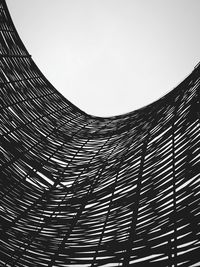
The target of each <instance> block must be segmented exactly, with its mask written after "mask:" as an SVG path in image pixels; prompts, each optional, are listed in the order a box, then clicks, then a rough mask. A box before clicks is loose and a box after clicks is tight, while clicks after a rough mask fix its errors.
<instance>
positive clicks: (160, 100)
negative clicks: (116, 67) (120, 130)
mask: <svg viewBox="0 0 200 267" xmlns="http://www.w3.org/2000/svg"><path fill="white" fill-rule="evenodd" d="M5 8H6V10H7V13H8V14H9V19H10V21H11V22H12V26H13V28H14V29H15V31H16V34H17V35H18V38H19V40H20V42H21V45H22V46H23V48H24V50H25V51H26V52H27V54H29V52H28V50H27V49H26V46H25V45H24V43H23V41H22V39H21V38H20V35H19V33H18V30H17V28H16V27H15V24H14V23H13V20H12V17H11V14H10V11H9V9H8V6H7V3H6V4H5ZM30 56H31V58H32V55H30ZM32 61H33V62H34V64H35V66H36V67H37V69H38V71H39V72H40V74H41V76H42V77H43V79H45V80H46V82H47V83H48V84H49V85H50V86H51V87H53V88H54V89H55V90H56V91H57V93H58V94H59V95H60V96H61V97H62V98H63V100H64V101H66V102H67V103H68V104H69V105H71V106H72V107H73V108H75V109H76V110H77V111H79V112H81V113H82V114H83V115H85V116H86V117H90V118H93V119H97V120H104V119H106V120H107V119H111V120H112V119H116V118H117V119H119V118H122V117H124V116H128V115H131V114H133V113H137V112H139V111H142V110H144V109H146V108H147V109H148V108H151V107H152V106H154V105H156V104H158V103H159V102H162V100H163V99H166V98H168V97H171V95H172V94H174V93H175V91H176V90H178V88H179V87H180V86H181V85H182V84H183V83H185V82H186V81H187V80H188V79H190V76H191V74H192V73H193V71H195V69H197V68H200V62H199V63H198V64H196V65H195V66H194V69H193V70H192V72H191V73H190V74H187V75H185V78H183V79H182V82H180V83H178V85H177V86H175V87H174V88H173V89H169V91H168V92H166V93H164V94H163V96H161V97H158V98H157V99H156V100H154V101H152V102H150V103H149V104H146V105H144V106H142V107H140V108H137V109H134V110H131V111H128V112H125V113H121V114H117V115H111V116H97V115H94V114H90V113H87V112H85V111H84V110H82V109H81V108H79V107H78V106H76V105H75V104H73V103H72V102H71V101H70V100H68V99H67V98H66V97H65V96H64V95H63V94H62V93H61V92H60V91H59V89H57V87H55V86H54V85H53V84H52V83H51V82H50V80H49V79H48V78H47V77H46V76H45V75H44V74H43V72H42V71H41V69H40V68H39V66H38V64H36V63H35V61H34V59H33V58H32Z"/></svg>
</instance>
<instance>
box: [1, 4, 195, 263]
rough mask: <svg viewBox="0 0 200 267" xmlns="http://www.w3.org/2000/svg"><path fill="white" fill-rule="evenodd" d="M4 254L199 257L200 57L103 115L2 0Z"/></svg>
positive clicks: (67, 259) (81, 258) (12, 259)
mask: <svg viewBox="0 0 200 267" xmlns="http://www.w3.org/2000/svg"><path fill="white" fill-rule="evenodd" d="M0 59H1V61H0V64H1V65H0V68H1V75H0V84H1V88H0V266H7V267H11V266H19V267H22V266H25V267H29V266H35V267H43V266H57V267H58V266H60V267H64V266H65V267H66V266H69V267H71V266H75V267H78V266H83V267H86V266H88V267H89V266H132V265H133V266H147V267H148V266H158V267H164V266H200V175H199V174H200V165H199V161H200V160H199V158H200V156H199V155H200V153H199V145H200V125H199V118H200V108H199V107H200V104H199V99H200V96H199V84H200V67H199V66H197V67H196V68H195V69H194V71H193V72H192V73H191V74H190V75H189V76H188V77H187V78H186V79H185V80H184V81H183V82H182V83H181V84H180V85H179V86H178V87H177V88H175V89H174V90H172V91H171V92H170V93H169V94H167V95H166V96H164V97H163V98H161V99H159V100H158V101H156V102H154V103H152V104H151V105H148V106H146V107H144V108H141V109H139V110H136V111H133V112H130V113H128V114H124V115H120V116H115V117H109V118H99V117H95V116H91V115H88V114H86V113H84V112H83V111H81V110H79V109H78V108H77V107H75V106H74V105H73V104H71V103H70V102H69V101H68V100H66V99H65V98H64V97H63V96H62V95H61V94H60V93H59V92H58V91H56V89H55V88H54V87H53V86H52V85H51V84H50V83H49V82H48V80H47V79H46V78H45V77H44V76H43V75H42V73H41V72H40V70H39V69H38V68H37V66H36V65H35V63H34V62H33V60H32V59H31V56H30V55H29V54H28V52H27V50H26V49H25V47H24V45H23V43H22V41H21V40H20V38H19V36H18V34H17V32H16V29H15V27H14V25H13V23H12V20H11V17H10V15H9V12H8V9H7V6H6V4H5V1H4V0H0Z"/></svg>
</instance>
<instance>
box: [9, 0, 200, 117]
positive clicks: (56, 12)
mask: <svg viewBox="0 0 200 267" xmlns="http://www.w3.org/2000/svg"><path fill="white" fill-rule="evenodd" d="M6 2H7V5H8V8H9V10H10V13H11V16H12V19H13V21H14V24H15V26H16V28H17V30H18V33H19V35H20V36H21V39H22V41H23V42H24V44H25V46H26V47H27V49H28V51H29V53H30V54H31V55H32V57H33V59H34V61H35V62H36V64H37V65H38V67H39V68H40V69H41V71H42V72H43V73H44V74H45V76H46V77H47V79H48V80H49V81H50V82H51V83H52V84H53V85H54V86H55V87H56V88H57V90H58V91H60V92H61V93H62V94H63V95H64V96H65V97H66V98H67V99H68V100H69V101H71V102H72V103H73V104H75V105H76V106H78V107H79V108H80V109H82V110H84V111H85V112H87V113H89V114H92V115H96V116H102V117H106V116H111V115H119V114H122V113H126V112H129V111H132V110H135V109H138V108H140V107H142V106H145V105H147V104H150V103H151V102H153V101H155V100H157V99H158V98H160V97H162V96H163V95H164V94H166V93H167V92H169V91H170V90H172V89H173V88H174V87H176V86H177V85H178V84H179V83H180V82H181V81H182V80H183V79H184V78H185V77H186V76H187V75H188V74H190V73H191V71H192V70H193V68H194V67H195V65H196V64H197V63H198V62H199V61H200V34H199V25H200V16H199V11H200V1H199V0H59V1H55V0H20V1H19V0H7V1H6Z"/></svg>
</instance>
